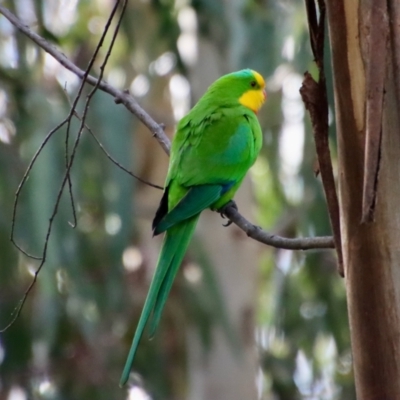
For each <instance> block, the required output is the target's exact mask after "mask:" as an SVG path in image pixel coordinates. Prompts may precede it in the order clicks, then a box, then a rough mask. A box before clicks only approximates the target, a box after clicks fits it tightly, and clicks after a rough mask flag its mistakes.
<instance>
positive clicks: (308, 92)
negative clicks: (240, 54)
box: [300, 0, 344, 276]
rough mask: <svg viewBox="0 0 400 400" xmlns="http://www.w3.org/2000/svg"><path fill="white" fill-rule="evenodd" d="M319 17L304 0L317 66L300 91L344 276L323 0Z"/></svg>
mask: <svg viewBox="0 0 400 400" xmlns="http://www.w3.org/2000/svg"><path fill="white" fill-rule="evenodd" d="M318 5H319V12H320V16H319V20H317V12H316V7H315V0H306V9H307V18H308V28H309V34H310V42H311V49H312V52H313V55H314V59H315V63H316V64H317V67H318V72H319V78H318V82H316V81H315V80H314V78H313V77H312V76H311V74H310V73H309V72H306V73H305V74H304V80H303V85H302V87H301V89H300V94H301V96H302V98H303V102H304V104H305V107H306V109H307V110H308V111H309V113H310V118H311V124H312V127H313V133H314V140H315V148H316V153H317V158H318V164H319V170H320V173H321V180H322V185H323V188H324V192H325V197H326V202H327V206H328V212H329V218H330V221H331V226H332V231H333V239H334V242H335V248H336V252H337V255H338V272H339V274H340V275H341V276H344V270H343V256H342V248H341V234H340V211H339V201H338V197H337V193H336V186H335V179H334V176H333V169H332V160H331V154H330V149H329V125H328V115H329V114H328V112H329V108H328V98H327V93H326V80H325V73H324V39H325V3H324V0H318Z"/></svg>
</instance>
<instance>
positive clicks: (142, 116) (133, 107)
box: [0, 5, 333, 249]
mask: <svg viewBox="0 0 400 400" xmlns="http://www.w3.org/2000/svg"><path fill="white" fill-rule="evenodd" d="M0 13H1V14H3V15H4V16H5V17H6V18H7V19H8V20H9V21H10V22H11V23H12V24H13V25H14V26H16V27H17V28H18V29H19V30H21V32H23V33H24V34H25V35H27V36H28V37H29V38H30V39H32V40H33V41H34V42H35V43H36V44H37V45H38V46H39V47H41V48H42V49H43V50H45V51H46V52H48V53H49V54H51V55H52V56H53V57H54V58H55V59H56V60H57V61H58V62H60V64H61V65H63V66H64V67H65V68H67V69H68V70H70V71H71V72H73V73H75V74H76V75H77V76H78V77H80V78H83V77H84V76H85V71H83V70H81V69H80V68H78V67H77V66H76V65H75V64H73V63H72V62H71V61H70V60H69V59H68V58H67V57H66V56H65V54H63V53H62V52H60V51H59V50H58V49H57V48H56V47H55V46H53V45H52V44H50V43H49V42H47V41H46V40H45V39H43V38H42V37H41V36H39V35H38V34H36V33H35V32H33V31H32V30H31V29H30V28H29V27H27V26H26V25H24V24H23V23H22V22H21V21H20V20H19V19H18V18H17V17H15V16H14V15H13V14H12V13H10V12H9V11H8V10H7V9H6V8H5V7H3V6H1V5H0ZM86 82H87V83H89V84H91V85H97V87H98V88H99V89H101V90H103V91H104V92H106V93H109V94H110V95H112V96H113V97H114V98H115V101H116V102H117V103H122V104H123V105H124V106H125V107H126V108H127V109H128V110H129V111H130V112H132V113H133V114H134V115H136V116H137V117H138V119H139V120H140V121H141V122H142V123H143V124H144V125H145V126H146V127H147V128H149V130H150V131H151V132H152V134H153V136H154V137H155V138H156V139H157V141H158V142H159V143H160V145H161V146H162V148H163V149H164V151H165V152H166V153H167V154H169V149H170V141H169V139H168V137H167V136H166V135H165V133H164V130H163V127H162V125H161V124H158V123H157V122H155V121H154V120H153V118H152V117H150V115H149V114H148V113H147V112H146V111H145V110H143V109H142V108H141V107H140V105H139V104H138V103H137V101H136V100H135V99H134V98H133V97H132V96H131V95H130V94H128V93H127V92H126V91H124V90H119V89H116V88H115V87H113V86H111V85H110V84H108V83H107V82H105V81H100V80H99V79H97V78H95V77H93V76H90V75H87V77H86ZM226 215H227V216H228V217H229V218H231V217H232V220H233V222H235V223H236V224H237V225H238V226H239V227H241V228H242V229H243V230H245V232H247V233H248V232H250V231H251V230H252V229H253V228H251V227H254V228H255V229H256V230H257V233H256V234H253V233H251V234H250V235H249V236H250V237H254V238H255V239H256V240H259V239H258V238H261V237H262V236H263V235H265V237H270V238H271V237H273V238H274V240H270V241H269V242H268V243H267V241H268V240H265V241H264V239H263V240H259V241H261V242H262V243H266V244H269V245H271V246H275V247H280V245H277V243H281V244H282V243H284V241H285V238H279V237H278V236H274V235H270V234H268V233H267V232H265V231H262V230H261V229H259V228H257V227H255V226H254V225H252V224H250V223H249V222H248V221H247V220H245V219H244V218H243V217H242V216H241V215H240V214H239V213H238V212H230V211H228V210H227V214H226ZM239 217H241V218H243V219H241V218H239ZM246 224H247V225H246ZM250 228H251V229H250ZM280 239H281V241H280ZM288 241H291V243H292V244H287V246H291V247H285V246H286V245H284V248H293V249H295V248H297V249H312V248H317V249H320V248H332V247H333V244H332V243H333V242H332V238H329V237H322V238H296V239H288ZM295 242H296V243H295ZM286 243H289V242H286ZM324 243H325V245H324Z"/></svg>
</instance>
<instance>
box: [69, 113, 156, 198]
mask: <svg viewBox="0 0 400 400" xmlns="http://www.w3.org/2000/svg"><path fill="white" fill-rule="evenodd" d="M75 117H76V118H78V119H79V120H80V121H81V120H82V119H81V117H80V116H79V115H78V113H75ZM85 129H86V130H87V131H88V132H89V133H90V135H91V136H92V137H93V139H94V140H95V141H96V143H97V144H98V146H99V147H100V149H101V151H102V152H103V153H104V154H105V155H106V157H107V158H108V159H109V160H110V161H111V162H112V163H113V164H115V165H116V166H117V167H118V168H119V169H122V171H124V172H126V173H127V174H129V175H130V176H131V177H132V178H135V179H137V180H138V181H139V182H142V183H144V184H145V185H148V186H151V187H153V188H154V189H161V190H164V188H163V187H162V186H159V185H156V184H155V183H152V182H149V181H147V180H146V179H143V178H141V177H140V176H137V175H135V174H134V173H133V172H132V171H129V169H127V168H125V167H124V166H123V165H121V164H120V163H119V162H118V161H117V160H116V159H115V158H114V157H113V156H112V155H111V154H110V153H109V152H108V151H107V150H106V149H105V147H104V146H103V144H102V143H101V142H100V140H99V139H98V138H97V136H96V135H95V133H94V132H93V131H92V129H91V128H90V126H88V125H86V124H85Z"/></svg>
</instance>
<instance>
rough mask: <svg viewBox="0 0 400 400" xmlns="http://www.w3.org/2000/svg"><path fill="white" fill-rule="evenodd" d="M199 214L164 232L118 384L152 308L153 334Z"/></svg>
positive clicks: (128, 368) (126, 375)
mask: <svg viewBox="0 0 400 400" xmlns="http://www.w3.org/2000/svg"><path fill="white" fill-rule="evenodd" d="M198 218H199V214H198V215H195V216H194V217H192V218H189V219H188V220H186V221H184V222H182V223H180V224H178V225H176V226H174V227H172V228H170V229H169V230H168V231H167V233H166V234H165V236H164V241H163V245H162V249H161V252H160V256H159V259H158V263H157V268H156V271H155V273H154V276H153V279H152V281H151V284H150V288H149V293H148V295H147V298H146V301H145V303H144V307H143V310H142V314H141V315H140V319H139V323H138V326H137V328H136V332H135V335H134V337H133V342H132V346H131V349H130V350H129V354H128V358H127V360H126V363H125V367H124V370H123V372H122V376H121V380H120V386H121V387H122V386H124V385H125V383H126V382H127V381H128V378H129V373H130V371H131V367H132V363H133V359H134V358H135V354H136V350H137V348H138V345H139V342H140V339H141V337H142V335H143V331H144V328H145V326H146V324H147V321H148V319H149V317H150V314H151V313H152V311H153V316H152V319H151V335H153V334H154V331H155V329H156V328H157V325H158V322H159V321H160V317H161V312H162V310H163V308H164V304H165V301H166V299H167V296H168V293H169V291H170V290H171V286H172V282H173V280H174V278H175V275H176V273H177V271H178V269H179V266H180V264H181V262H182V259H183V257H184V255H185V253H186V249H187V247H188V245H189V242H190V239H191V237H192V235H193V232H194V229H195V227H196V223H197V220H198Z"/></svg>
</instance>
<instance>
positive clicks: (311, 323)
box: [0, 0, 354, 399]
mask: <svg viewBox="0 0 400 400" xmlns="http://www.w3.org/2000/svg"><path fill="white" fill-rule="evenodd" d="M5 5H6V6H7V7H8V8H9V9H10V10H11V11H12V12H13V13H15V14H16V15H17V16H18V17H19V18H20V19H22V20H23V21H24V22H25V23H26V24H28V25H29V26H30V27H31V28H32V29H33V28H34V29H35V30H36V31H37V32H38V33H39V34H40V35H42V36H43V37H45V38H47V39H48V40H50V41H51V42H53V43H54V44H56V45H57V46H58V47H60V48H62V50H63V52H65V53H66V54H67V55H68V56H69V57H70V58H71V59H72V60H73V61H74V63H75V64H77V65H78V66H79V67H80V68H82V69H83V70H84V69H85V68H86V67H87V64H88V62H89V59H90V57H91V54H92V53H93V50H94V48H95V46H96V45H97V43H98V40H99V37H100V35H101V33H102V32H103V31H104V26H105V23H106V20H107V18H108V16H109V14H110V4H109V3H108V2H103V1H101V0H98V1H90V2H89V1H77V2H69V3H68V4H63V3H62V2H60V3H58V5H54V3H53V2H46V1H40V0H37V1H31V2H23V1H14V2H9V3H7V2H6V3H5ZM0 37H1V42H0V54H1V55H0V60H2V61H1V68H0V79H1V85H2V92H1V93H2V94H1V99H3V100H2V107H1V112H2V114H1V125H0V128H1V129H0V138H1V143H0V152H1V157H0V168H1V171H2V172H1V175H2V176H3V177H4V178H3V179H2V180H1V181H0V185H1V186H0V199H1V204H2V207H1V214H0V215H1V219H0V221H1V225H0V235H1V240H0V243H1V246H2V249H3V251H2V252H1V254H2V257H1V260H2V261H1V262H2V268H1V269H0V271H1V272H0V273H1V278H0V285H1V290H0V304H1V309H0V321H1V323H2V326H4V325H5V324H7V322H8V321H9V318H10V314H11V312H12V311H13V309H14V308H15V305H16V304H17V302H18V300H19V299H20V298H21V295H22V294H23V292H24V290H25V288H26V286H27V284H29V282H30V280H31V278H32V276H31V275H32V271H34V269H35V268H36V267H37V264H38V263H37V262H35V261H32V260H31V259H29V258H27V257H25V256H23V255H22V254H21V253H19V252H17V251H16V250H15V249H14V248H13V247H12V246H11V244H10V243H9V240H8V236H9V232H10V224H11V215H12V207H13V195H14V192H15V190H16V188H17V186H18V182H19V181H20V179H21V177H22V175H23V171H24V169H25V168H26V166H27V163H28V162H29V160H30V159H31V158H32V156H33V154H34V152H35V151H36V149H37V147H38V146H39V144H40V143H41V142H42V141H43V138H44V137H45V135H46V133H47V132H48V131H49V130H50V129H52V128H54V126H55V125H57V124H58V123H59V122H60V120H62V119H63V118H64V117H65V115H66V114H67V113H68V111H69V109H70V102H71V100H72V99H73V97H74V95H75V94H76V90H77V84H78V80H77V78H76V76H74V75H73V74H71V73H69V72H67V70H65V69H64V68H63V67H61V66H60V65H59V64H58V63H57V62H56V61H55V60H54V59H53V58H52V57H51V56H49V55H47V54H46V53H44V52H43V51H41V50H40V49H38V48H37V47H36V46H35V45H34V44H33V43H32V42H31V41H30V40H29V39H27V38H26V37H25V36H24V35H22V34H20V33H19V32H18V31H17V30H16V29H15V28H13V27H12V25H10V24H9V23H8V22H7V20H6V19H5V18H3V17H1V18H0ZM109 41H110V38H109V37H108V39H107V40H106V44H108V43H109ZM105 49H106V46H104V48H101V50H100V57H99V58H98V60H97V61H96V63H95V69H94V71H92V74H96V72H97V73H98V72H99V66H100V64H101V62H102V57H104V55H105V52H106V50H105ZM311 60H312V55H311V53H310V51H309V38H308V30H307V22H306V17H305V13H304V8H303V3H302V2H301V1H293V2H280V3H277V4H275V3H267V4H264V3H263V2H257V1H244V0H243V1H234V2H231V1H229V2H228V1H227V2H222V1H221V2H216V1H212V2H209V1H206V0H199V1H192V2H189V1H188V2H178V1H177V2H158V1H151V2H143V1H131V2H129V4H128V7H127V9H126V12H125V15H124V18H123V23H122V26H121V29H120V32H119V34H118V39H117V42H116V44H115V47H114V49H113V52H112V54H111V58H110V60H109V63H108V65H107V68H106V71H105V78H106V80H107V81H108V82H109V83H110V84H112V85H113V86H115V87H117V88H121V89H123V88H127V87H128V88H129V89H130V91H131V93H132V94H133V95H134V96H135V97H136V98H137V99H139V100H140V102H141V105H142V106H143V107H144V108H145V109H146V110H147V111H148V112H149V113H150V114H151V115H152V116H153V117H154V118H155V120H156V121H158V122H162V123H164V124H165V126H166V127H165V131H166V132H167V133H168V134H169V135H172V133H173V129H174V123H175V120H176V119H177V118H179V117H180V116H181V115H182V114H183V113H184V112H185V111H186V110H187V109H188V107H189V106H190V104H192V103H193V102H194V101H196V100H197V98H198V97H199V96H200V95H201V94H202V92H203V91H204V89H205V88H206V87H207V85H208V84H209V83H211V82H212V81H213V80H214V79H215V78H216V77H217V76H219V75H221V74H223V73H226V72H228V71H231V70H234V69H239V68H243V67H251V68H254V69H257V70H259V71H260V72H262V73H263V74H264V75H265V76H266V77H267V80H268V82H269V86H268V92H269V101H268V104H267V106H266V107H265V108H264V110H263V111H262V112H261V113H260V120H261V123H262V126H263V129H264V133H265V146H264V149H263V154H262V156H261V157H260V159H259V160H258V162H257V164H256V166H255V167H254V169H253V171H252V174H251V177H252V181H253V184H252V185H251V183H250V181H249V182H248V183H247V185H248V186H246V187H245V188H244V190H242V191H241V193H240V195H239V196H238V197H239V198H238V203H239V207H240V211H241V213H242V214H244V215H246V216H247V217H248V218H250V219H252V220H254V221H256V222H257V224H259V225H262V226H263V227H265V228H266V229H268V230H271V231H274V232H278V233H279V234H281V235H284V236H289V237H292V236H310V235H322V234H327V233H329V231H330V228H329V221H328V219H327V212H326V205H325V201H324V196H323V192H322V190H321V185H320V183H319V182H318V180H317V179H315V177H314V176H313V164H314V160H315V155H314V154H315V150H314V144H313V140H312V135H311V134H310V133H308V132H309V131H310V126H309V123H308V120H306V121H304V115H305V113H304V107H303V105H302V102H301V99H300V95H299V93H298V90H299V88H300V85H301V81H302V76H301V74H302V73H303V72H304V71H305V70H307V69H311V70H312V69H313V68H314V67H313V64H312V62H311ZM327 75H328V76H327V78H328V82H329V73H327ZM89 90H90V88H85V91H86V92H85V94H86V93H87V92H88V91H89ZM80 107H81V110H82V107H83V104H81V106H80ZM87 123H88V125H89V126H90V127H91V129H92V131H93V132H94V133H95V134H96V136H97V137H98V138H99V139H100V140H101V142H102V143H103V144H104V146H105V147H106V148H107V149H108V151H109V152H110V153H111V154H112V155H113V156H114V157H115V158H116V159H117V160H118V161H119V162H120V163H122V164H123V165H125V166H128V167H130V166H132V168H133V169H134V171H135V173H137V174H138V175H140V176H141V177H142V178H145V179H148V180H150V181H152V182H154V183H158V184H162V182H163V178H164V175H165V172H166V165H167V161H168V159H167V156H166V155H165V154H164V153H163V151H162V150H161V148H160V147H159V146H158V144H157V143H156V142H155V141H154V139H153V138H151V135H149V133H148V131H147V129H146V128H144V127H143V126H142V125H141V124H140V123H139V122H137V120H136V119H135V118H132V117H131V115H130V114H129V113H128V112H127V111H126V110H125V109H124V108H123V107H122V106H121V105H116V104H114V102H113V99H112V97H110V96H108V95H106V94H104V93H101V92H100V91H98V92H97V93H96V95H95V96H94V98H93V101H92V103H91V106H90V112H89V114H88V119H87ZM74 124H75V125H73V128H74V129H72V130H71V132H72V133H71V142H72V140H73V139H74V135H76V132H77V130H76V127H77V126H78V124H79V121H75V122H74ZM306 130H307V133H305V132H306ZM64 153H65V131H59V132H58V133H57V134H56V135H54V136H53V138H52V139H51V140H50V141H49V142H48V143H47V145H46V147H45V148H44V150H43V152H42V154H41V156H40V157H39V158H38V161H37V163H36V164H35V167H34V168H33V170H32V172H31V174H30V178H29V180H28V181H27V185H26V186H25V188H24V191H23V192H22V194H21V196H20V198H19V206H18V213H17V220H16V221H17V222H16V229H15V237H16V239H17V241H18V243H19V244H21V245H22V246H23V247H24V248H25V249H27V250H29V252H30V253H35V254H40V252H41V250H42V246H43V240H44V236H45V232H46V230H47V226H48V218H49V216H50V214H51V209H52V207H53V206H54V201H55V198H56V195H57V192H58V188H59V184H60V179H61V177H62V174H63V171H64V169H65V154H64ZM106 161H107V159H106V158H105V157H104V154H103V152H102V151H101V149H100V148H99V147H98V145H97V144H96V142H95V141H94V140H93V138H92V137H91V135H90V134H89V133H88V132H86V131H85V133H84V135H83V137H82V141H81V143H80V145H79V148H78V151H77V153H76V160H75V163H74V166H73V168H72V170H71V179H72V182H73V193H74V196H75V199H76V208H77V215H78V223H77V228H76V229H75V230H71V228H70V226H69V225H68V221H72V220H73V218H72V214H71V206H70V202H69V199H68V195H67V194H66V195H64V197H63V198H62V202H61V204H60V207H59V210H60V211H59V215H58V219H57V220H56V222H55V225H54V227H53V229H52V235H51V239H50V242H49V248H48V249H49V250H48V256H47V261H46V264H45V266H44V268H43V270H42V272H41V274H40V278H39V280H38V283H37V284H36V286H35V289H34V291H33V292H31V294H30V297H29V298H28V301H27V303H26V305H25V308H24V310H23V313H22V314H21V316H20V317H19V319H17V321H16V322H15V324H14V325H13V326H12V327H11V328H10V329H9V330H7V331H6V332H4V333H3V334H2V336H1V352H0V363H1V364H0V365H1V369H2V374H1V379H2V386H1V391H2V396H4V397H5V398H7V397H10V396H11V395H13V396H16V395H19V396H20V398H28V397H38V398H61V397H67V398H82V397H85V398H91V397H93V398H110V397H112V398H126V397H127V393H126V392H125V391H121V390H119V389H117V382H118V378H119V374H120V372H121V367H122V365H123V361H124V357H125V355H126V352H127V350H128V346H129V344H130V340H131V335H132V332H133V330H134V327H135V323H136V321H137V319H138V316H139V312H140V310H141V307H142V304H143V300H144V296H145V294H146V292H147V287H148V283H149V279H150V277H151V273H152V268H154V265H155V261H156V257H157V253H158V245H159V243H158V242H157V240H150V237H151V232H150V220H151V218H152V215H153V213H154V210H155V209H156V205H157V203H158V201H159V198H160V194H161V193H160V192H158V191H157V190H156V189H154V188H151V187H149V186H147V185H145V184H142V183H138V182H136V181H135V180H133V179H132V178H131V177H130V176H129V175H127V174H126V173H124V172H122V171H121V170H119V169H118V168H116V167H115V166H114V165H113V164H112V163H111V162H106ZM246 189H247V190H246ZM222 222H223V221H221V220H220V219H219V217H218V215H216V214H212V213H209V214H207V215H205V216H204V217H203V218H202V222H201V224H200V226H199V229H198V234H197V236H196V238H195V240H194V243H193V245H192V247H191V250H190V251H189V253H188V256H187V260H186V263H185V265H184V266H183V268H182V273H181V274H180V276H179V277H178V280H177V282H176V283H175V285H174V289H173V291H172V293H171V298H170V300H169V302H168V305H167V308H166V312H165V315H164V318H163V322H162V324H161V327H160V328H161V329H160V331H159V333H158V335H157V336H156V339H155V340H154V341H152V342H147V341H146V340H144V341H143V342H142V344H141V349H140V352H139V353H138V358H137V363H136V365H135V371H136V372H137V375H136V379H134V381H133V384H132V386H131V388H130V390H129V392H128V393H129V396H130V398H131V399H141V398H145V395H146V392H147V393H148V394H149V395H150V396H151V398H153V399H180V398H191V399H197V398H208V399H224V398H229V399H235V398H238V399H243V398H257V396H258V398H266V399H268V398H279V399H293V398H302V397H305V396H306V397H307V398H315V399H335V398H340V399H352V398H354V393H353V383H352V373H351V357H350V349H349V337H348V328H347V320H346V309H345V307H346V305H345V292H344V286H343V281H342V280H341V279H340V278H339V277H338V276H337V273H336V270H335V259H334V256H333V253H332V252H331V251H312V252H307V253H299V252H293V251H290V250H271V249H270V248H267V247H265V246H261V245H258V244H256V243H255V242H253V241H251V240H250V239H247V238H245V235H244V234H243V233H242V231H240V230H239V229H237V228H235V227H233V226H232V227H230V228H222V227H221V226H220V225H221V223H222ZM232 343H236V344H237V343H240V346H241V347H243V349H244V355H245V356H244V357H243V359H242V360H241V361H238V357H237V355H236V356H235V355H234V354H232ZM239 359H240V358H239ZM254 382H256V385H255V384H254Z"/></svg>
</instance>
